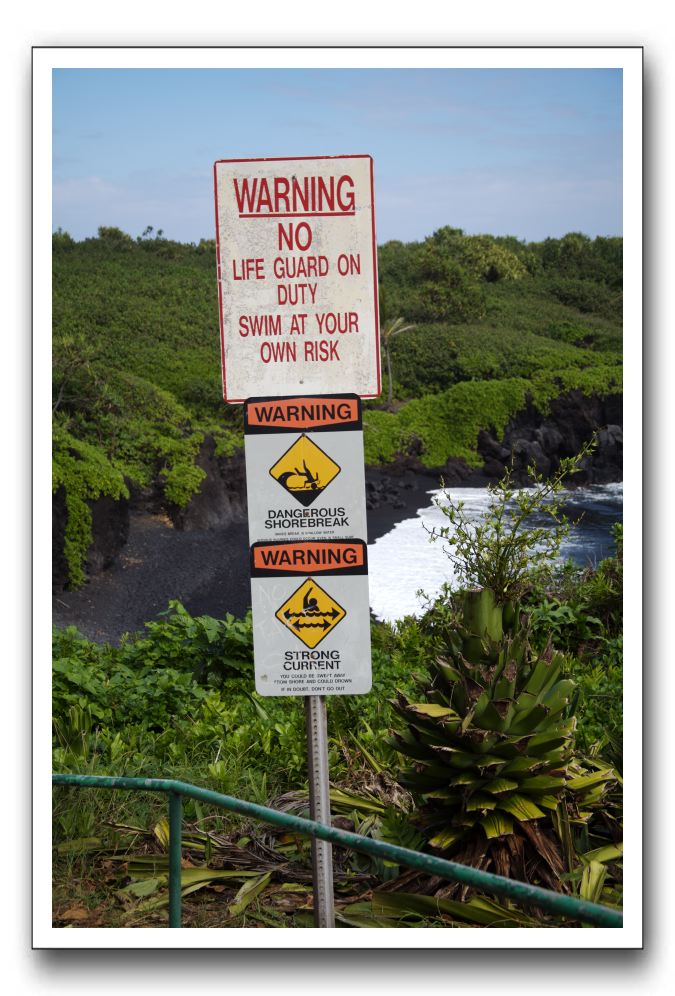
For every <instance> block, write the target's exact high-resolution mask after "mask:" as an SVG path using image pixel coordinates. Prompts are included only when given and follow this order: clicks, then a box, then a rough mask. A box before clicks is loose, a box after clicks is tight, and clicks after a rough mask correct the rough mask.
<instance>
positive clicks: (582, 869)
mask: <svg viewBox="0 0 675 996" xmlns="http://www.w3.org/2000/svg"><path fill="white" fill-rule="evenodd" d="M571 469H573V468H571ZM558 485H559V480H557V479H556V480H554V481H553V482H552V483H549V482H545V481H539V482H538V483H537V485H536V486H535V488H534V490H533V491H529V492H527V493H524V492H514V491H513V489H512V488H511V486H510V484H509V481H508V479H507V480H506V481H504V482H503V484H502V485H501V486H500V487H496V488H495V489H493V501H492V503H491V507H490V508H489V510H488V512H487V515H486V518H485V522H484V525H483V528H482V531H479V530H476V531H475V532H474V533H473V534H470V532H469V527H468V526H467V524H466V523H463V520H462V518H461V515H460V516H459V517H458V516H457V515H455V523H456V525H457V526H458V540H457V542H455V543H453V544H451V550H452V552H453V556H454V558H455V562H456V563H457V562H458V561H460V562H461V563H462V564H463V572H460V574H461V576H462V577H463V578H464V580H465V583H466V584H473V583H474V582H475V581H477V580H478V581H481V582H482V583H484V582H486V581H494V582H495V583H499V585H501V587H500V588H499V591H500V598H496V597H495V593H494V592H493V591H492V590H491V589H490V588H488V587H480V588H478V589H475V588H471V587H469V588H466V589H464V590H460V591H458V592H456V593H451V592H449V591H444V592H442V593H441V595H440V596H439V597H438V598H437V599H435V600H434V601H433V602H432V603H430V604H429V605H428V606H427V609H426V611H425V612H424V613H423V615H422V616H421V618H419V619H417V618H412V617H409V618H406V619H404V620H401V621H400V622H399V623H398V624H396V625H395V626H391V625H386V624H379V623H373V624H372V646H373V689H372V691H371V692H370V693H369V694H368V695H364V696H345V697H340V696H335V697H331V698H329V700H328V722H329V731H330V745H329V764H330V772H331V782H332V791H331V800H332V808H333V812H334V814H336V816H340V817H341V818H342V819H343V820H346V821H347V823H346V825H347V826H348V827H349V828H352V827H353V828H354V829H356V831H357V832H358V833H361V834H371V835H373V836H375V837H378V838H380V839H383V840H388V841H390V842H392V843H396V844H399V845H402V846H405V847H412V848H415V849H418V850H419V849H422V850H423V849H424V848H433V849H435V850H440V851H441V852H442V853H445V854H447V855H448V856H452V857H454V858H457V859H458V860H460V861H464V862H466V863H470V864H474V865H476V866H478V867H482V868H489V869H491V870H493V871H495V872H497V873H498V874H506V875H512V876H513V877H516V878H519V879H522V880H527V881H530V882H532V883H534V884H540V885H546V886H548V887H552V888H555V889H559V890H562V891H566V892H568V893H571V894H573V895H579V896H582V897H584V898H587V899H592V900H594V901H600V902H603V903H606V904H609V905H617V906H619V905H620V904H621V867H622V865H621V862H622V851H623V845H622V827H621V820H622V801H621V767H622V765H621V753H622V747H621V743H622V725H621V724H622V718H621V705H620V703H621V697H620V687H621V621H622V594H623V584H622V545H621V539H622V537H621V529H620V528H619V527H617V529H616V530H615V540H616V547H617V549H616V555H615V556H613V557H611V558H609V559H607V560H605V561H603V562H602V563H601V564H599V565H598V566H597V568H595V569H592V570H591V569H588V570H586V571H579V570H578V569H576V568H574V567H573V566H572V565H571V564H567V565H565V566H564V567H563V568H562V569H556V568H555V567H554V560H553V557H554V555H555V554H556V553H557V551H558V548H559V541H560V539H561V538H562V535H563V530H558V531H555V532H554V533H553V534H552V541H551V542H550V543H549V544H548V546H547V547H545V550H544V555H543V556H542V557H540V558H537V559H536V560H535V561H534V563H533V570H532V571H531V572H530V573H528V572H527V569H526V568H527V556H526V554H527V551H528V550H531V549H532V547H533V544H535V543H538V541H539V538H540V537H539V527H534V528H533V527H531V526H530V519H531V517H532V516H533V515H535V514H537V513H541V511H542V510H543V509H545V508H546V505H547V503H548V502H550V500H551V497H552V494H553V497H555V493H556V489H557V487H558ZM553 512H554V514H555V512H556V508H555V503H554V505H553ZM449 518H450V516H449ZM450 521H452V519H450ZM514 526H515V529H516V532H515V533H514V528H513V527H514ZM514 537H515V538H516V539H517V542H515V541H514ZM504 538H505V539H506V543H501V540H502V539H504ZM445 539H446V540H447V539H448V537H445ZM496 540H499V541H500V543H501V546H500V550H501V552H502V554H503V557H502V559H503V560H504V570H502V569H501V568H500V570H499V573H498V574H493V575H492V576H490V575H488V574H486V573H484V572H483V573H482V574H480V576H479V575H478V574H477V572H476V569H477V567H478V568H480V569H481V570H482V569H483V567H484V566H485V565H486V563H487V562H488V554H490V556H492V555H493V554H494V552H495V542H496ZM493 569H494V568H493ZM500 578H502V579H504V578H505V579H507V582H506V583H505V584H501V582H500V580H499V579H500ZM53 690H54V698H53V701H54V706H53V731H54V768H55V770H57V771H62V772H64V771H70V772H81V773H91V774H108V775H121V774H125V775H136V776H142V775H145V776H150V775H154V776H158V775H165V776H167V777H173V778H178V779H182V780H184V781H188V782H195V783H198V784H202V785H206V786H207V787H210V788H213V789H216V790H219V791H223V792H226V793H228V794H231V795H236V796H239V797H241V798H246V799H249V800H252V801H256V802H261V803H263V804H272V805H274V806H276V807H277V808H284V809H286V810H292V811H295V812H300V813H306V812H307V806H308V802H307V785H306V745H305V734H304V711H303V709H302V707H301V704H300V701H299V700H298V699H297V698H261V697H260V696H258V695H257V694H256V693H255V692H254V691H253V661H252V629H251V619H250V617H247V618H246V619H244V620H235V619H233V618H232V617H231V616H227V617H226V618H225V619H224V620H215V619H211V618H209V617H201V618H193V617H192V616H190V615H189V614H188V613H187V612H186V611H185V609H184V608H183V607H182V606H181V605H180V604H179V603H178V602H172V603H171V605H170V607H169V610H168V612H167V614H166V618H165V619H164V620H163V621H161V622H153V623H148V624H146V627H145V631H144V632H143V633H142V634H136V635H135V636H130V637H129V638H127V639H126V640H125V641H123V642H122V644H121V646H119V647H112V646H109V645H105V644H104V645H100V644H95V643H91V642H89V641H87V640H85V639H84V638H83V637H82V636H81V635H80V634H78V633H77V632H76V631H74V630H73V629H72V628H71V629H67V630H65V631H58V630H57V631H55V632H54V682H53ZM402 756H403V758H404V764H403V766H402V764H401V757H402ZM185 815H186V829H185V835H184V845H185V846H184V859H185V871H184V878H183V886H184V893H185V896H186V898H188V897H189V898H188V901H187V902H186V903H185V911H186V919H187V923H188V924H189V925H193V926H223V925H230V926H251V925H266V926H279V927H288V926H291V927H304V926H310V925H311V912H310V907H309V905H308V891H309V890H310V888H311V870H310V856H309V846H308V844H307V843H306V842H304V841H302V840H300V839H298V838H297V837H295V836H294V835H291V834H284V833H282V832H272V831H271V830H270V829H269V828H265V827H261V826H259V825H256V824H252V823H248V822H246V821H243V820H241V819H238V818H234V817H231V816H229V817H228V816H224V815H223V814H218V813H210V812H207V811H205V810H204V809H203V808H202V807H201V806H199V805H198V804H197V803H195V802H191V801H188V802H187V803H186V812H185ZM53 826H54V845H55V855H56V858H55V876H56V885H55V911H56V912H55V916H56V921H57V922H61V923H67V922H79V923H80V924H81V925H106V926H129V925H139V926H149V925H153V924H155V923H163V922H165V918H166V905H167V877H166V872H167V827H166V816H165V812H164V802H163V801H162V800H159V799H157V798H156V797H153V796H151V795H147V796H144V795H143V794H140V795H139V794H135V793H134V794H132V793H110V794H104V793H96V792H86V793H76V790H73V789H58V790H56V791H55V810H54V823H53ZM402 873H403V870H402V869H401V868H400V867H398V866H396V865H390V864H385V863H382V862H381V861H377V860H375V859H368V858H365V857H363V856H358V855H350V854H348V853H346V852H345V853H343V852H342V851H339V852H337V851H336V904H337V911H338V923H339V925H340V926H342V927H351V928H358V927H370V926H412V927H414V926H418V927H419V926H424V927H430V926H431V927H434V926H435V927H448V926H449V927H458V926H466V925H467V924H469V925H481V926H504V925H505V924H507V925H509V926H516V927H517V926H538V927H548V926H553V927H555V926H558V925H560V921H558V920H556V918H554V917H550V916H547V915H543V914H540V913H537V912H536V911H534V910H532V909H529V910H523V909H520V908H518V907H517V906H515V905H513V904H510V903H496V902H494V901H493V900H492V899H490V898H488V897H485V896H480V895H475V894H474V893H472V892H470V891H467V889H466V888H464V887H461V888H460V887H458V886H453V887H448V886H447V885H443V886H442V887H441V888H440V891H439V886H438V883H434V882H433V881H430V880H429V879H428V877H425V876H424V875H422V874H421V873H420V874H419V875H409V874H408V873H406V878H405V880H401V876H402ZM195 890H199V896H193V895H192V893H193V891H195ZM434 891H435V892H436V893H437V894H435V895H430V893H432V892H434Z"/></svg>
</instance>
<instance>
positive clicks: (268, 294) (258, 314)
mask: <svg viewBox="0 0 675 996" xmlns="http://www.w3.org/2000/svg"><path fill="white" fill-rule="evenodd" d="M214 185H215V198H216V245H217V264H218V295H219V307H220V333H221V354H222V371H223V395H224V398H225V401H228V402H242V401H245V400H246V399H247V398H250V397H252V396H254V395H258V396H260V395H274V394H279V393H280V385H283V387H282V393H283V394H284V395H290V394H294V393H298V394H311V393H317V394H318V393H321V394H325V393H328V392H330V391H343V392H346V391H348V392H350V393H353V394H356V395H359V396H360V397H362V398H372V397H376V396H377V395H379V393H380V355H379V316H378V295H377V249H376V243H375V212H374V203H373V160H372V158H371V157H370V156H367V155H354V156H325V157H324V156H321V157H319V156H305V157H300V158H297V159H281V158H280V159H225V160H219V161H218V162H216V163H215V164H214Z"/></svg>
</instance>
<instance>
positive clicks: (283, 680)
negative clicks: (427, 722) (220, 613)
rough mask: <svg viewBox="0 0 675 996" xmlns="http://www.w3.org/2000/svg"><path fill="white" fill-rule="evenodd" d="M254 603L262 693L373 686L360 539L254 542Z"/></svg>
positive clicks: (343, 691)
mask: <svg viewBox="0 0 675 996" xmlns="http://www.w3.org/2000/svg"><path fill="white" fill-rule="evenodd" d="M251 603H252V608H253V648H254V660H255V687H256V691H257V692H259V693H260V695H265V696H272V695H355V694H359V693H361V694H362V693H365V692H368V691H370V687H371V662H370V611H369V606H368V563H367V553H366V544H365V542H363V540H316V541H313V542H312V541H301V542H296V543H255V544H253V546H252V547H251Z"/></svg>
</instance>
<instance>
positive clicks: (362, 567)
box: [251, 540, 368, 577]
mask: <svg viewBox="0 0 675 996" xmlns="http://www.w3.org/2000/svg"><path fill="white" fill-rule="evenodd" d="M367 573H368V560H367V553H366V544H365V543H364V541H363V540H314V541H312V540H304V541H298V542H296V543H284V542H276V543H254V544H253V546H252V547H251V577H269V576H284V575H289V574H290V575H293V574H367Z"/></svg>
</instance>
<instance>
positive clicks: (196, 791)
mask: <svg viewBox="0 0 675 996" xmlns="http://www.w3.org/2000/svg"><path fill="white" fill-rule="evenodd" d="M52 782H53V784H54V785H77V786H80V787H82V788H108V789H132V790H136V791H138V790H145V791H148V792H169V793H171V792H173V793H177V794H179V795H181V796H185V797H186V798H188V799H196V800H197V801H199V802H207V803H210V804H211V805H214V806H219V807H220V808H222V809H226V810H228V811H229V812H232V813H238V814H239V815H240V816H252V817H254V818H255V819H257V820H261V821H262V822H264V823H270V824H272V825H273V826H279V827H284V828H285V829H293V830H296V831H297V832H298V833H301V834H311V835H313V836H316V837H319V838H320V839H321V840H327V841H329V842H330V843H332V844H337V845H338V846H340V847H347V848H352V849H353V850H355V851H359V852H360V853H362V854H369V855H372V856H374V857H377V858H381V859H382V860H386V861H395V862H397V863H398V864H402V865H406V866H407V867H408V868H415V869H417V870H418V871H422V872H426V873H427V874H430V875H440V876H441V877H443V878H447V879H450V881H453V882H462V883H463V884H465V885H469V886H471V887H473V888H474V889H485V890H486V891H487V892H491V893H493V894H494V895H497V896H504V897H506V898H507V899H513V900H515V901H516V902H519V903H531V904H532V905H534V906H538V907H540V908H541V909H544V910H547V911H548V912H550V913H556V914H558V915H560V916H567V917H571V918H572V919H574V920H582V921H585V922H586V923H592V924H594V925H595V926H597V927H622V926H623V914H622V913H621V912H620V911H619V910H614V909H610V908H609V907H607V906H601V905H599V904H598V903H591V902H588V901H587V900H585V899H578V898H577V897H576V896H566V895H562V894H561V893H558V892H551V891H549V890H548V889H542V888H540V887H539V886H537V885H529V884H528V883H527V882H517V881H514V880H513V879H510V878H504V877H503V876H501V875H493V874H492V873H491V872H485V871H481V870H480V869H478V868H471V867H469V866H468V865H461V864H458V863H456V862H454V861H447V860H446V859H445V858H439V857H436V856H435V855H433V854H422V853H421V852H419V851H409V850H408V849H407V848H405V847H396V846H395V845H393V844H387V843H385V842H384V841H382V840H373V839H372V838H370V837H361V836H359V834H356V833H350V832H349V831H348V830H340V829H338V828H337V827H329V826H325V825H324V824H322V823H316V822H315V821H314V820H308V819H305V818H304V817H302V816H294V815H292V814H291V813H280V812H278V811H277V810H275V809H269V808H268V807H267V806H260V805H258V803H255V802H245V801H244V800H243V799H235V798H233V797H232V796H229V795H222V794H221V793H220V792H212V791H211V790H210V789H205V788H200V787H199V786H197V785H188V784H187V782H181V781H176V780H174V779H168V778H127V777H124V776H119V777H117V776H115V777H111V776H105V775H52ZM179 880H180V879H179Z"/></svg>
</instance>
